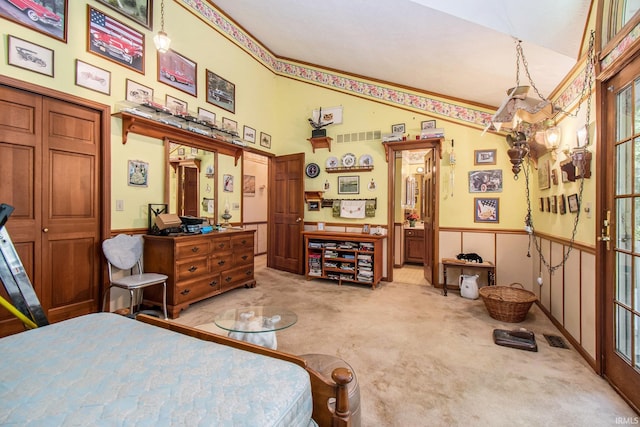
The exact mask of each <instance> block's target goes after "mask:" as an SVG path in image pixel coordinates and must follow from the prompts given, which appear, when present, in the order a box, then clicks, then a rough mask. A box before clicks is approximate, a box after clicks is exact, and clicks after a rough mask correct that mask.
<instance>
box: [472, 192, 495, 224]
mask: <svg viewBox="0 0 640 427" xmlns="http://www.w3.org/2000/svg"><path fill="white" fill-rule="evenodd" d="M473 203H474V209H473V211H474V215H473V220H474V222H491V223H498V222H499V219H500V199H497V198H484V197H476V198H474V199H473Z"/></svg>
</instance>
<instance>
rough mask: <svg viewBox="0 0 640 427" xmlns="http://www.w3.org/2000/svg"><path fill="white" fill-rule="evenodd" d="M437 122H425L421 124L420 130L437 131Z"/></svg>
mask: <svg viewBox="0 0 640 427" xmlns="http://www.w3.org/2000/svg"><path fill="white" fill-rule="evenodd" d="M435 128H436V121H435V120H423V121H421V122H420V129H435Z"/></svg>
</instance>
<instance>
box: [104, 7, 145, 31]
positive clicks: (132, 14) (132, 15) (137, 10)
mask: <svg viewBox="0 0 640 427" xmlns="http://www.w3.org/2000/svg"><path fill="white" fill-rule="evenodd" d="M96 1H97V2H98V3H102V4H103V5H105V6H107V7H110V8H111V9H113V10H115V11H116V12H118V13H120V14H122V15H124V16H126V17H127V18H129V19H131V20H133V21H135V22H137V23H138V24H140V25H142V26H144V27H146V28H148V29H150V30H152V29H153V25H152V20H153V0H127V1H113V0H96Z"/></svg>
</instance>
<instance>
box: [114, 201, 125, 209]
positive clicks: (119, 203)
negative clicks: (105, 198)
mask: <svg viewBox="0 0 640 427" xmlns="http://www.w3.org/2000/svg"><path fill="white" fill-rule="evenodd" d="M116 210H117V211H123V210H124V200H116Z"/></svg>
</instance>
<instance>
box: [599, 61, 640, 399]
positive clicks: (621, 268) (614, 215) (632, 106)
mask: <svg viewBox="0 0 640 427" xmlns="http://www.w3.org/2000/svg"><path fill="white" fill-rule="evenodd" d="M602 92H603V98H604V99H605V102H606V105H605V109H604V111H603V115H604V117H603V120H602V123H605V124H606V126H605V127H604V128H605V129H604V130H603V132H602V138H601V139H602V141H603V142H602V144H601V147H600V151H601V162H602V165H612V166H613V167H606V166H605V167H603V168H599V169H598V170H602V171H603V173H604V177H603V178H601V182H602V185H601V189H602V190H601V195H600V197H601V200H602V204H601V206H602V209H601V210H600V212H599V216H600V217H601V218H600V219H601V221H600V223H601V224H602V229H601V232H602V235H601V236H600V239H602V240H603V244H601V245H599V246H598V249H597V250H598V253H597V255H599V256H598V258H599V259H600V260H601V264H600V265H601V266H602V269H601V271H602V274H601V275H600V277H601V282H602V283H603V286H604V299H603V300H602V303H601V304H603V305H604V307H603V310H602V312H603V313H604V330H603V349H602V354H603V374H604V376H605V377H606V378H607V379H608V380H609V382H610V383H611V384H612V386H613V387H614V388H616V389H617V390H618V391H619V392H620V393H621V394H622V395H623V397H625V399H627V400H628V401H629V402H630V403H631V405H633V406H634V407H635V408H636V410H637V409H638V408H640V394H639V393H638V390H640V236H639V234H638V229H639V227H640V172H639V171H640V160H639V159H640V157H639V155H640V126H639V125H638V121H639V120H640V115H639V114H638V111H639V109H640V55H636V56H635V58H634V59H633V60H632V61H631V62H630V63H629V64H628V65H626V66H625V67H624V68H622V69H621V70H620V71H619V72H618V74H616V75H615V76H614V77H613V78H611V79H610V80H608V81H607V82H606V83H604V86H603V90H602ZM603 237H604V239H603ZM609 237H610V241H608V240H607V238H609Z"/></svg>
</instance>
